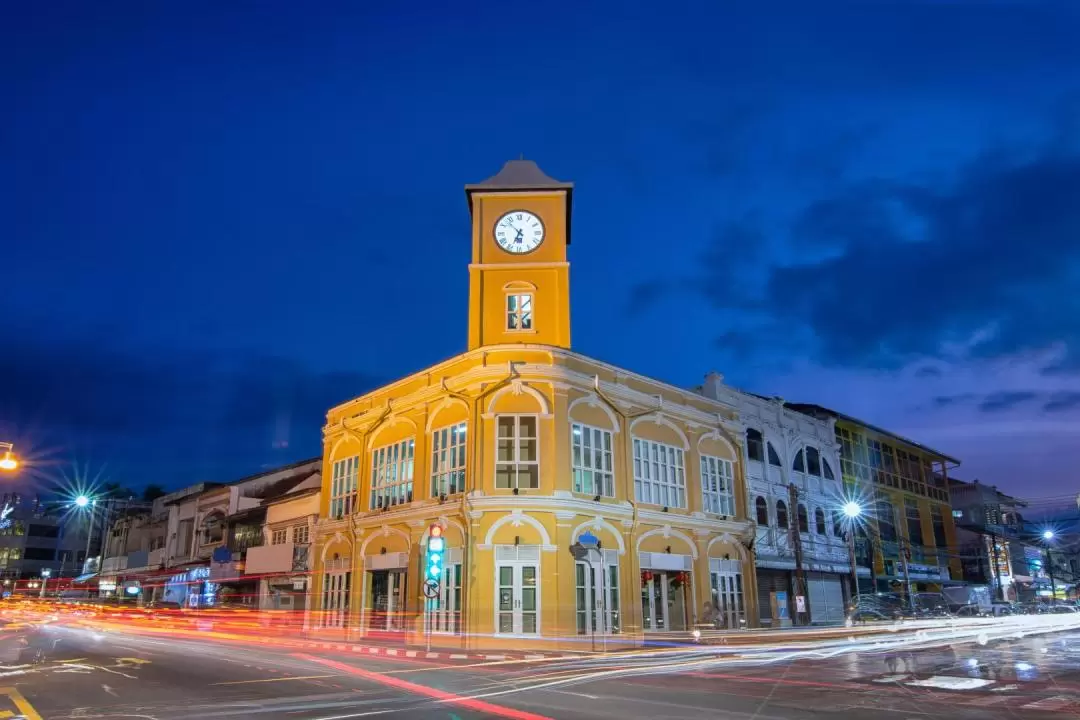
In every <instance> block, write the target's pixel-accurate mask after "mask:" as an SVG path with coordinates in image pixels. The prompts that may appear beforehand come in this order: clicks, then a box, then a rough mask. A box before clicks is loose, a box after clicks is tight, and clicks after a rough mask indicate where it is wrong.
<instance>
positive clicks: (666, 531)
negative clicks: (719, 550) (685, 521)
mask: <svg viewBox="0 0 1080 720" xmlns="http://www.w3.org/2000/svg"><path fill="white" fill-rule="evenodd" d="M653 535H663V536H664V537H665V538H668V537H672V536H674V537H677V538H679V539H680V540H682V541H683V542H685V543H686V546H687V547H688V548H690V557H692V558H693V559H695V560H697V556H698V552H697V547H696V546H695V544H694V541H693V540H691V539H690V536H689V535H687V534H686V533H683V532H681V531H679V530H675V529H673V528H672V527H671V526H670V525H665V526H664V527H662V528H656V529H655V530H650V531H648V532H647V533H642V534H641V535H639V536H638V539H637V546H636V550H637V551H638V552H639V553H640V552H641V543H642V541H643V540H644V539H645V538H647V537H652V536H653Z"/></svg>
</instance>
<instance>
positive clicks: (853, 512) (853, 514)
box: [842, 500, 862, 519]
mask: <svg viewBox="0 0 1080 720" xmlns="http://www.w3.org/2000/svg"><path fill="white" fill-rule="evenodd" d="M842 509H843V511H844V516H845V517H848V518H851V519H855V518H857V517H859V516H860V515H862V506H861V505H859V503H857V502H855V501H854V500H850V501H848V502H846V503H844V507H843V508H842Z"/></svg>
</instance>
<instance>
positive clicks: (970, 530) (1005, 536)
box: [949, 478, 1033, 602]
mask: <svg viewBox="0 0 1080 720" xmlns="http://www.w3.org/2000/svg"><path fill="white" fill-rule="evenodd" d="M949 494H950V496H951V498H952V507H953V518H954V521H955V523H956V542H957V546H958V550H959V552H960V555H961V563H962V570H963V576H962V578H961V579H963V580H964V581H965V582H968V583H974V584H981V585H987V586H989V587H990V588H992V589H993V591H994V598H995V599H997V600H1001V601H1005V602H1014V601H1016V600H1017V599H1018V598H1019V596H1020V594H1021V593H1023V592H1024V590H1025V589H1026V588H1025V587H1024V586H1025V585H1028V586H1030V585H1032V584H1033V581H1032V579H1031V578H1030V577H1029V576H1028V574H1027V573H1026V572H1025V573H1023V574H1022V575H1021V576H1020V577H1022V578H1024V579H1023V580H1020V579H1018V578H1017V576H1016V575H1014V573H1013V565H1014V563H1013V557H1012V554H1013V552H1014V549H1015V546H1016V545H1017V544H1018V543H1019V542H1020V541H1021V539H1022V535H1023V518H1022V517H1021V515H1020V508H1023V507H1026V506H1027V503H1025V502H1023V501H1022V500H1017V499H1016V498H1014V497H1010V496H1009V495H1006V494H1005V493H1003V492H1001V491H999V490H998V489H997V488H996V487H992V486H990V485H986V484H984V483H980V482H979V481H977V480H976V481H975V482H971V483H968V482H963V481H962V480H957V479H955V478H951V479H950V480H949ZM1021 555H1022V551H1021Z"/></svg>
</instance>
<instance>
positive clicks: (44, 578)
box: [40, 568, 52, 597]
mask: <svg viewBox="0 0 1080 720" xmlns="http://www.w3.org/2000/svg"><path fill="white" fill-rule="evenodd" d="M50 575H52V570H50V569H49V568H42V569H41V596H40V597H45V588H46V587H47V586H48V585H49V576H50Z"/></svg>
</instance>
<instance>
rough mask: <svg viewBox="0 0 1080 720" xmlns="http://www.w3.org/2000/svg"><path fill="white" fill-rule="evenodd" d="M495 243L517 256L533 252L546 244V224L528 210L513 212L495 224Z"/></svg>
mask: <svg viewBox="0 0 1080 720" xmlns="http://www.w3.org/2000/svg"><path fill="white" fill-rule="evenodd" d="M495 242H497V243H498V244H499V247H501V248H502V249H503V250H505V251H506V252H508V253H514V254H515V255H521V254H523V253H527V252H532V251H533V250H535V249H536V248H538V247H540V243H542V242H544V223H543V222H541V221H540V218H538V217H536V216H535V215H533V214H532V213H531V212H529V211H527V210H511V211H510V212H508V213H506V214H505V215H503V216H502V217H501V218H499V221H498V222H497V223H495Z"/></svg>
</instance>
